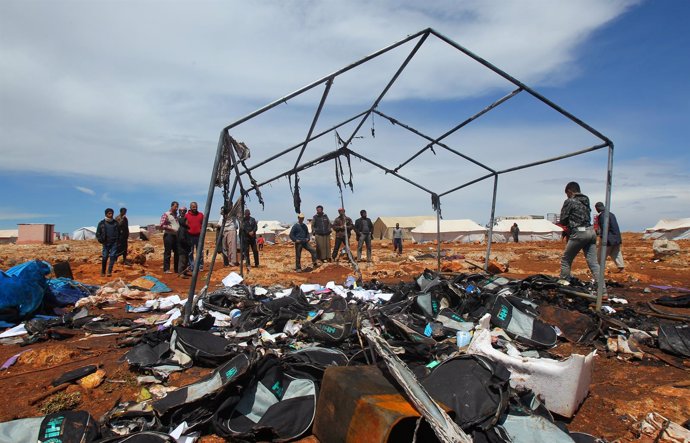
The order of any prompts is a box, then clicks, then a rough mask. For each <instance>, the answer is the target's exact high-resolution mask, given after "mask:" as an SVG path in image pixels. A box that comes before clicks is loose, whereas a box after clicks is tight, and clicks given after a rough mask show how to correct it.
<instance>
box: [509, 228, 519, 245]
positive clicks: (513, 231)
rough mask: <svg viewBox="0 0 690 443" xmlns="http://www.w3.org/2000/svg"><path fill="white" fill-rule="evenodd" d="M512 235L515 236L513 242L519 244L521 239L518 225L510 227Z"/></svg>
mask: <svg viewBox="0 0 690 443" xmlns="http://www.w3.org/2000/svg"><path fill="white" fill-rule="evenodd" d="M510 233H511V234H513V240H515V243H517V242H518V239H519V238H520V227H519V226H518V224H517V223H513V226H511V227H510Z"/></svg>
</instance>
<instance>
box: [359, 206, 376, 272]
mask: <svg viewBox="0 0 690 443" xmlns="http://www.w3.org/2000/svg"><path fill="white" fill-rule="evenodd" d="M359 215H360V217H359V218H358V219H357V221H356V222H355V232H356V233H357V261H360V260H362V246H363V245H364V244H366V245H367V261H368V262H369V263H371V236H372V234H373V233H374V224H373V223H372V222H371V219H370V218H368V217H367V211H365V210H364V209H362V210H361V211H359Z"/></svg>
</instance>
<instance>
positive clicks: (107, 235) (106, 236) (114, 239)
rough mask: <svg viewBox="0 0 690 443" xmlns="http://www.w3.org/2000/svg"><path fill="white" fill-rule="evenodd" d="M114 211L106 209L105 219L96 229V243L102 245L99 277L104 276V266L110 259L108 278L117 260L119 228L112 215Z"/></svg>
mask: <svg viewBox="0 0 690 443" xmlns="http://www.w3.org/2000/svg"><path fill="white" fill-rule="evenodd" d="M114 213H115V211H113V210H112V208H106V210H105V218H104V219H103V220H101V221H100V222H98V227H97V228H96V239H97V240H98V243H100V244H102V245H103V253H102V257H103V261H102V262H101V277H104V276H105V275H106V273H105V271H106V264H108V258H110V263H109V264H108V277H110V276H111V275H112V274H113V265H114V264H115V260H116V259H117V247H118V239H119V226H118V224H117V222H116V221H115V219H114V218H113V214H114Z"/></svg>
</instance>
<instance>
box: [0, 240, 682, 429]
mask: <svg viewBox="0 0 690 443" xmlns="http://www.w3.org/2000/svg"><path fill="white" fill-rule="evenodd" d="M213 237H214V236H213V234H210V238H207V242H206V243H207V245H212V244H213V242H214V238H213ZM623 238H624V242H623V254H624V257H625V260H626V269H625V271H624V272H622V273H618V272H616V270H615V267H614V266H613V264H612V263H611V262H609V268H608V269H607V280H608V281H612V282H616V283H619V284H620V287H610V288H609V290H608V295H609V297H614V296H615V297H623V298H626V299H628V301H629V302H630V306H631V307H632V308H633V309H635V310H637V311H639V312H649V309H648V308H647V307H646V305H645V303H646V302H647V301H650V300H653V299H655V298H657V297H659V296H661V295H663V294H664V292H663V291H661V290H660V289H655V288H653V287H650V285H668V286H674V287H683V288H690V267H689V265H690V241H680V242H678V243H679V244H680V247H681V253H680V254H678V255H675V256H673V257H669V258H666V259H663V260H656V259H655V258H654V255H653V251H652V242H651V241H650V240H643V239H642V236H641V234H636V233H625V234H624V235H623ZM146 244H150V245H152V246H153V247H154V252H153V253H150V254H148V255H147V254H144V252H143V249H144V245H146ZM61 245H67V246H68V248H69V250H68V251H63V252H58V248H60V249H62V248H64V246H61ZM563 246H564V244H563V243H561V242H536V243H518V244H515V243H502V244H500V243H499V244H494V245H493V247H492V254H491V257H492V258H495V259H498V261H502V262H507V263H508V264H509V269H508V271H507V272H506V273H504V274H503V275H505V276H508V277H515V278H524V277H527V276H530V275H534V274H547V275H557V274H558V271H559V269H560V255H561V252H562V249H563ZM404 248H405V249H404V253H403V255H402V256H401V257H398V256H396V255H395V254H394V253H393V249H392V245H391V243H390V242H389V241H375V242H374V248H373V249H374V252H373V263H372V264H367V263H360V266H361V272H362V277H363V280H364V281H370V280H371V279H377V280H380V281H384V282H388V283H397V282H398V281H406V282H408V281H410V280H411V279H413V278H416V277H417V276H418V275H419V274H420V273H421V272H422V271H423V270H424V269H425V268H429V269H434V270H435V269H436V259H433V258H428V259H419V260H415V259H413V258H412V257H413V256H419V255H423V254H426V253H434V252H435V251H436V246H435V245H426V244H425V245H417V244H412V243H411V242H407V243H405V244H404ZM485 248H486V246H485V245H482V244H469V245H468V244H443V245H442V249H443V250H445V251H446V254H447V255H450V256H455V259H453V260H443V261H442V270H443V271H448V272H475V271H476V268H474V267H473V266H472V264H470V263H479V264H481V263H483V262H484V255H485ZM207 249H209V250H210V249H211V248H210V247H208V248H207ZM129 251H130V255H129V257H130V258H131V259H135V260H136V261H137V262H138V263H139V264H133V265H128V266H125V265H123V264H121V263H118V264H117V265H116V266H115V269H114V273H113V277H110V278H107V277H101V276H100V245H99V244H98V243H96V241H95V240H94V241H60V242H57V243H56V244H54V245H0V269H2V270H6V269H8V268H10V267H11V266H14V265H15V264H20V263H23V262H24V261H27V260H31V259H43V260H46V261H48V262H50V263H55V262H56V261H62V260H67V261H69V262H70V264H71V268H72V272H73V274H74V278H75V280H78V281H80V282H83V283H89V284H97V285H101V284H104V283H107V282H109V281H112V280H116V279H122V280H123V281H125V282H130V281H132V280H134V279H136V278H137V277H140V276H143V275H152V276H154V277H156V278H158V279H160V280H161V281H163V282H164V283H166V284H167V285H168V286H170V287H171V288H172V289H173V293H177V294H180V296H181V297H182V298H186V295H187V293H188V291H189V283H190V280H188V279H182V278H179V277H177V276H176V275H174V274H163V272H162V256H163V246H162V237H160V236H155V237H154V238H153V239H151V240H150V241H139V240H138V241H132V242H130V248H129ZM209 258H210V257H209ZM260 260H261V266H259V267H258V268H254V267H252V268H251V270H250V271H249V272H245V279H246V282H247V283H249V284H262V285H270V284H276V283H278V284H282V285H293V284H301V283H320V284H325V283H327V282H328V281H331V280H333V281H335V282H336V283H342V282H343V281H344V280H345V279H346V278H347V276H349V275H352V274H353V270H352V268H351V267H350V266H349V265H348V264H347V263H340V264H335V263H327V264H324V265H322V266H320V267H318V268H316V269H315V270H313V271H311V272H303V273H295V272H293V271H292V270H293V269H294V248H293V246H292V245H291V244H278V245H266V246H265V247H264V249H263V251H262V252H261V259H260ZM308 262H309V260H308V258H307V254H305V255H304V256H303V263H308ZM468 262H470V263H468ZM208 268H209V266H208V260H207V263H206V267H205V272H202V274H201V280H200V283H199V284H198V285H197V288H200V287H201V286H202V285H203V284H204V282H205V281H206V278H207V275H208ZM230 271H239V270H238V268H236V267H223V263H222V259H221V258H220V256H219V257H218V260H217V261H216V267H215V270H214V272H213V274H212V278H211V280H210V286H209V287H210V288H211V290H212V289H213V288H215V287H216V286H217V285H219V284H220V281H221V279H222V278H223V277H225V276H226V275H227V274H228V273H229V272H230ZM245 271H246V270H245ZM573 275H575V276H577V277H579V278H581V279H588V270H587V266H586V264H585V262H584V259H583V258H582V256H579V257H578V258H577V259H576V261H575V263H574V264H573ZM166 295H169V294H166ZM663 309H664V310H665V311H667V312H673V313H677V314H684V315H690V309H673V308H663ZM90 310H91V311H95V312H96V313H103V314H108V315H111V316H114V317H118V318H137V316H138V315H139V314H132V313H126V312H125V310H124V306H123V305H122V304H115V305H110V306H105V307H104V308H103V309H101V310H94V309H92V308H90ZM127 350H128V348H119V347H117V346H116V336H113V335H111V336H95V335H89V334H86V333H84V332H82V331H76V333H75V335H74V336H72V337H69V338H66V339H63V340H60V341H58V340H49V341H44V342H39V343H36V344H33V345H29V346H26V347H20V346H19V345H4V346H0V363H2V362H4V361H5V360H7V359H8V358H10V357H11V356H13V355H15V354H18V353H20V352H23V353H22V354H21V356H20V358H19V360H18V361H17V363H16V364H15V365H13V366H12V367H10V368H9V369H8V370H6V371H2V372H0V392H2V398H3V402H4V404H3V407H2V408H0V422H4V421H8V420H12V419H16V418H23V417H32V416H39V415H43V412H42V411H45V410H46V409H45V408H46V407H49V406H50V405H51V403H50V402H51V401H52V402H53V403H52V404H55V403H57V404H58V405H59V404H60V402H64V403H65V404H68V403H69V402H72V404H73V405H75V406H76V409H83V410H86V411H89V412H90V413H91V414H92V415H93V416H94V417H96V418H99V417H101V416H102V415H103V414H104V413H105V412H106V411H108V410H110V409H111V408H112V407H113V405H114V404H115V403H116V402H118V401H134V400H136V398H137V396H138V395H139V393H140V390H141V387H140V386H138V385H137V381H136V376H137V375H138V374H136V373H135V372H132V371H130V370H129V367H128V365H127V364H126V363H124V362H122V361H121V359H122V357H123V355H124V354H125V353H126V352H127ZM590 351H591V348H587V347H584V346H579V345H573V344H570V343H567V342H560V343H559V345H558V346H557V347H556V348H554V349H552V350H551V352H552V354H553V355H556V356H561V357H567V356H568V355H570V354H571V353H579V354H587V353H589V352H590ZM656 351H657V352H656V353H655V355H658V356H659V357H655V356H654V355H651V354H645V358H644V359H643V360H637V361H626V360H623V359H621V358H620V357H618V356H616V355H615V354H611V353H609V352H607V351H606V350H605V349H600V350H598V353H597V355H596V357H595V363H594V374H593V379H592V383H591V385H590V391H589V396H588V397H587V398H586V399H585V401H584V403H583V404H582V406H581V407H580V408H579V410H578V412H577V414H576V415H575V417H574V418H572V419H570V420H568V421H567V424H568V427H569V429H570V430H572V431H583V432H588V433H591V434H593V435H595V436H598V437H602V438H605V439H606V440H608V441H613V440H619V441H621V442H624V441H652V440H651V439H650V440H645V439H644V437H643V439H641V440H640V439H639V438H638V436H637V435H636V433H635V432H634V431H633V429H632V424H633V423H634V422H636V421H638V420H640V419H641V418H643V416H644V415H645V414H646V413H648V412H652V411H654V412H658V413H660V414H662V415H664V416H665V417H667V418H669V419H671V420H673V421H675V422H676V423H683V422H685V421H686V420H688V419H690V372H689V371H690V361H688V360H687V359H686V360H685V361H683V360H681V359H678V358H674V357H672V356H669V355H668V354H664V353H663V352H661V351H659V350H656ZM662 360H664V361H662ZM668 363H672V364H673V365H672V364H668ZM89 364H97V365H101V367H102V369H104V370H105V374H106V375H105V381H104V382H103V383H102V384H101V385H99V386H98V387H96V388H94V389H86V388H84V387H81V386H79V385H73V386H70V387H69V388H68V389H67V390H66V391H65V392H62V393H56V394H53V395H50V396H48V397H47V398H46V399H42V400H38V401H36V399H37V398H38V397H40V396H42V395H44V394H48V393H49V389H50V388H51V384H50V383H51V381H52V380H53V379H55V378H56V377H58V376H59V375H61V374H63V373H65V372H67V371H69V370H72V369H75V368H78V367H81V366H85V365H89ZM674 365H675V366H674ZM676 366H678V367H676ZM209 371H210V370H209V369H205V368H198V367H192V368H190V369H189V370H187V371H184V372H182V373H176V374H173V375H172V376H171V377H170V379H169V385H170V386H183V385H185V384H188V383H190V382H193V381H195V380H197V379H198V378H200V377H202V376H203V375H205V374H207V373H208V372H209ZM201 441H206V442H209V441H221V440H220V439H218V438H216V437H204V439H202V440H201Z"/></svg>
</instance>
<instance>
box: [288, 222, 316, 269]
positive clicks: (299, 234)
mask: <svg viewBox="0 0 690 443" xmlns="http://www.w3.org/2000/svg"><path fill="white" fill-rule="evenodd" d="M290 240H292V241H293V242H295V271H297V272H300V271H302V266H301V264H300V261H301V260H302V249H306V250H307V251H309V253H310V254H311V262H312V263H313V264H314V266H316V251H315V250H314V248H313V247H312V246H311V245H310V244H309V230H308V229H307V225H305V224H304V214H299V215H297V223H295V224H294V225H292V229H290Z"/></svg>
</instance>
